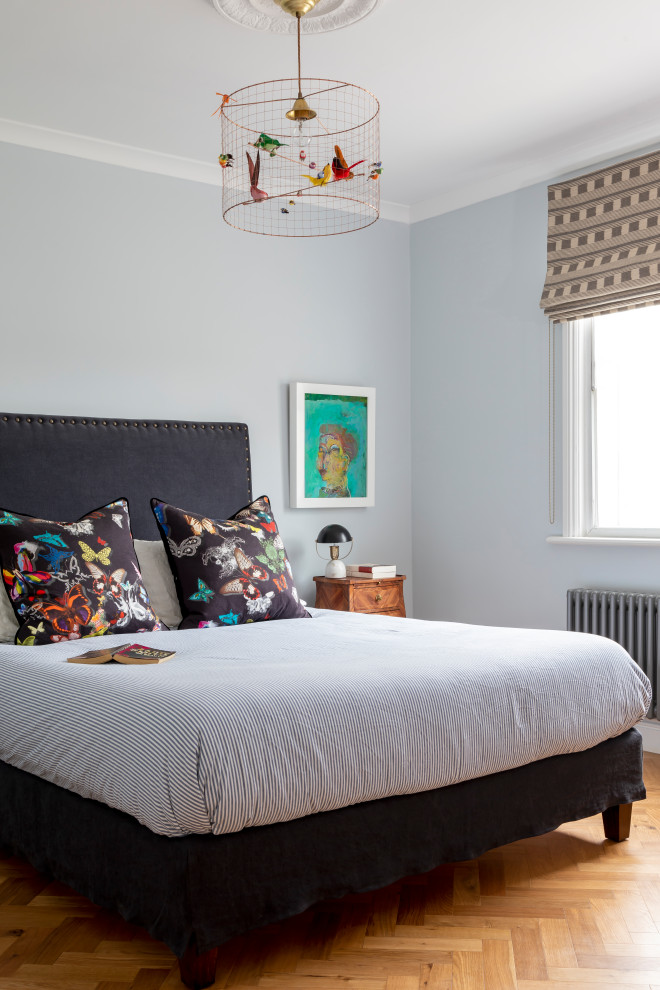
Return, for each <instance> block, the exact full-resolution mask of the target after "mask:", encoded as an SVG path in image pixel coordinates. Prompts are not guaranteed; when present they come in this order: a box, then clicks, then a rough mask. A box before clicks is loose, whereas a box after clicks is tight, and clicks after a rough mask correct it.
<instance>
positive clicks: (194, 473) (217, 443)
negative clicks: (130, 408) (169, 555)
mask: <svg viewBox="0 0 660 990" xmlns="http://www.w3.org/2000/svg"><path fill="white" fill-rule="evenodd" d="M158 438H160V439H158ZM168 438H169V439H168ZM152 496H155V497H157V498H161V499H163V500H165V501H170V502H173V503H174V504H177V505H180V506H182V507H184V508H186V507H187V508H190V509H191V510H192V511H200V512H204V513H205V514H206V515H214V516H215V517H216V518H226V517H227V516H229V515H232V514H233V513H234V512H235V511H236V510H237V509H239V508H241V507H242V506H243V505H245V504H247V503H248V502H249V501H251V498H252V481H251V469H250V440H249V431H248V427H247V425H246V424H245V423H217V422H216V423H210V422H203V423H202V422H190V421H183V420H151V419H123V418H112V417H105V418H102V417H99V416H93V417H92V416H48V415H32V414H30V415H26V414H19V415H16V414H13V413H0V507H2V508H8V509H14V510H15V511H18V512H23V513H26V514H31V515H38V516H42V517H44V518H49V519H75V518H78V517H79V516H81V515H83V514H85V513H86V512H89V511H90V510H91V509H93V508H96V507H97V506H98V505H102V504H105V502H107V501H111V500H112V499H113V498H118V497H127V498H128V499H129V503H130V509H131V521H132V526H133V534H134V536H135V537H136V538H138V539H155V538H156V536H157V531H156V528H155V523H154V521H153V518H152V515H151V509H150V507H149V499H150V498H151V497H152Z"/></svg>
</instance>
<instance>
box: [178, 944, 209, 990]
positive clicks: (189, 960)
mask: <svg viewBox="0 0 660 990" xmlns="http://www.w3.org/2000/svg"><path fill="white" fill-rule="evenodd" d="M218 952H219V949H209V950H208V952H202V953H201V954H199V953H198V952H197V946H196V945H195V943H194V942H191V943H190V945H189V946H188V948H187V949H186V951H185V952H184V954H183V955H182V956H180V957H179V972H180V974H181V981H182V982H183V983H185V985H186V986H187V987H190V990H204V987H210V986H211V985H212V984H213V983H215V967H216V964H217V962H218Z"/></svg>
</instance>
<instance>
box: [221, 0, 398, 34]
mask: <svg viewBox="0 0 660 990" xmlns="http://www.w3.org/2000/svg"><path fill="white" fill-rule="evenodd" d="M380 2H381V0H322V3H319V4H318V5H317V6H314V7H313V9H309V10H308V11H304V13H305V14H306V16H305V26H304V32H305V34H323V33H324V32H326V31H336V30H337V29H338V28H343V27H347V26H348V25H349V24H355V22H356V21H361V20H362V18H363V17H366V16H367V15H368V14H370V13H371V12H372V11H373V10H375V8H376V7H377V6H378V4H379V3H380ZM275 3H277V4H278V5H279V3H280V0H275ZM213 6H214V7H215V9H216V10H217V11H218V13H219V14H223V15H224V16H225V17H227V18H229V20H230V21H233V22H234V24H240V25H241V26H242V27H247V28H251V29H252V30H254V31H270V32H271V33H273V34H295V33H296V23H295V20H292V18H291V16H290V14H288V13H286V11H285V10H276V9H275V8H274V7H273V0H213Z"/></svg>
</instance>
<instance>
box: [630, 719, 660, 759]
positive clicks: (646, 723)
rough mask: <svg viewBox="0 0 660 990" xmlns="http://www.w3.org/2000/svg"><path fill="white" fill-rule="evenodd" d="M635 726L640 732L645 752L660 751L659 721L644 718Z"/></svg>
mask: <svg viewBox="0 0 660 990" xmlns="http://www.w3.org/2000/svg"><path fill="white" fill-rule="evenodd" d="M635 728H636V729H638V730H639V732H641V734H642V740H643V742H644V749H645V750H646V752H647V753H660V722H658V721H656V720H655V719H653V720H651V719H646V718H645V719H643V720H642V721H641V722H638V723H637V725H636V726H635Z"/></svg>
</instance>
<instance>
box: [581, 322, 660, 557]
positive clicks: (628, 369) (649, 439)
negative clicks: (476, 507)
mask: <svg viewBox="0 0 660 990" xmlns="http://www.w3.org/2000/svg"><path fill="white" fill-rule="evenodd" d="M563 353H564V372H563V413H564V429H563V450H564V537H570V538H574V539H575V538H585V539H591V540H595V539H603V540H610V539H617V540H621V539H627V540H634V541H643V542H647V541H650V540H658V541H660V306H649V307H647V308H644V309H636V310H628V311H623V312H618V313H613V314H611V315H607V316H596V317H594V318H592V319H587V320H579V321H576V322H574V323H569V324H567V325H566V326H565V328H564V348H563Z"/></svg>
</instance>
